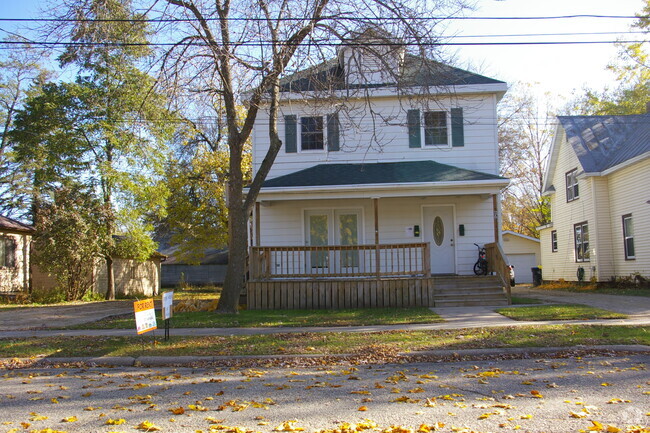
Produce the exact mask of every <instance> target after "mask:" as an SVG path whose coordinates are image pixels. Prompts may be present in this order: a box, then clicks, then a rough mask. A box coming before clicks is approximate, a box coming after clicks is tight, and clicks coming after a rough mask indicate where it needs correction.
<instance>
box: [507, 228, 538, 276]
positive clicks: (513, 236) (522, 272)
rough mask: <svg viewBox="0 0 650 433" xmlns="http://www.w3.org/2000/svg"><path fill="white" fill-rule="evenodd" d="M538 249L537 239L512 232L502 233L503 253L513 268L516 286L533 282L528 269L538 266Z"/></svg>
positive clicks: (531, 274)
mask: <svg viewBox="0 0 650 433" xmlns="http://www.w3.org/2000/svg"><path fill="white" fill-rule="evenodd" d="M539 248H540V246H539V239H535V238H533V237H530V236H526V235H522V234H521V233H515V232H513V231H504V232H503V251H504V252H505V253H506V256H507V257H508V263H509V264H511V265H513V266H514V267H515V281H516V283H517V284H527V283H532V282H533V273H532V272H531V271H530V268H534V267H535V266H539V264H540V261H539V257H540V250H539Z"/></svg>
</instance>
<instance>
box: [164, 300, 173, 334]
mask: <svg viewBox="0 0 650 433" xmlns="http://www.w3.org/2000/svg"><path fill="white" fill-rule="evenodd" d="M173 303H174V291H171V292H164V293H163V295H162V304H163V310H162V312H163V319H164V320H165V341H167V340H169V319H171V318H172V314H173V308H172V304H173Z"/></svg>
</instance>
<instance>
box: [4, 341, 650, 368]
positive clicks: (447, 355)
mask: <svg viewBox="0 0 650 433" xmlns="http://www.w3.org/2000/svg"><path fill="white" fill-rule="evenodd" d="M567 352H601V353H605V352H609V353H611V352H615V353H619V352H621V353H635V354H640V353H647V354H648V355H650V346H645V345H640V344H635V345H622V344H619V345H606V346H567V347H527V348H523V347H517V348H494V349H463V350H431V351H417V352H401V353H399V354H398V355H397V356H399V357H404V358H410V362H422V361H418V359H420V358H432V359H438V360H440V359H445V360H453V359H458V360H460V359H464V358H480V357H492V356H525V357H533V356H536V355H548V354H560V353H567ZM356 356H359V355H355V354H338V355H322V354H304V355H243V356H139V357H137V358H135V357H131V356H100V357H44V358H0V366H2V365H11V364H19V365H24V366H29V367H40V366H50V365H58V364H86V365H89V366H93V367H100V366H101V367H164V366H194V365H196V364H211V363H223V362H237V361H255V360H259V361H297V360H301V359H319V358H329V359H339V360H345V359H351V358H354V357H356Z"/></svg>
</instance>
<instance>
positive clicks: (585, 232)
mask: <svg viewBox="0 0 650 433" xmlns="http://www.w3.org/2000/svg"><path fill="white" fill-rule="evenodd" d="M573 233H574V238H575V248H576V262H588V261H589V227H588V226H587V223H586V222H584V223H580V224H576V225H574V226H573Z"/></svg>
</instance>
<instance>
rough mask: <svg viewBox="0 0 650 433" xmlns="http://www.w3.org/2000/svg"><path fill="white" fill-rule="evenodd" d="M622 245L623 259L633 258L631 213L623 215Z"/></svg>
mask: <svg viewBox="0 0 650 433" xmlns="http://www.w3.org/2000/svg"><path fill="white" fill-rule="evenodd" d="M623 246H624V248H625V260H634V259H635V258H636V256H635V253H634V227H633V226H632V214H627V215H623Z"/></svg>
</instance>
